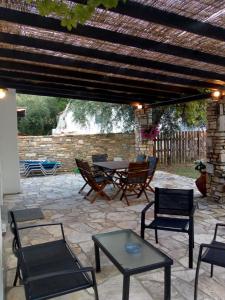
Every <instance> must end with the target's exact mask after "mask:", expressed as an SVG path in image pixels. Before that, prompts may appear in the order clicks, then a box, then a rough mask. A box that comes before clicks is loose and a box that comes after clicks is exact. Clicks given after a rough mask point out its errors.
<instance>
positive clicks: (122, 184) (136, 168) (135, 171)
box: [113, 162, 148, 205]
mask: <svg viewBox="0 0 225 300" xmlns="http://www.w3.org/2000/svg"><path fill="white" fill-rule="evenodd" d="M118 174H119V175H120V177H118V178H117V180H118V182H117V181H115V182H116V185H117V186H118V188H119V190H118V192H117V193H116V194H115V195H114V197H113V198H115V197H116V196H117V195H118V194H119V192H120V191H122V195H121V197H120V200H122V199H123V197H124V198H125V199H126V202H127V205H130V204H129V201H128V197H130V196H134V195H136V196H137V198H139V197H140V195H141V194H142V193H144V194H145V197H146V199H147V201H148V196H147V194H146V191H145V186H146V180H147V177H148V163H147V162H132V163H129V167H128V171H125V172H118Z"/></svg>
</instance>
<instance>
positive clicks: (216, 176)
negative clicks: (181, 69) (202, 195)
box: [206, 100, 225, 203]
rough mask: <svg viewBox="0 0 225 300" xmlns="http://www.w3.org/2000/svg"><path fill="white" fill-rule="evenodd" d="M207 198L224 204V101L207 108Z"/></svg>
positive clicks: (210, 104)
mask: <svg viewBox="0 0 225 300" xmlns="http://www.w3.org/2000/svg"><path fill="white" fill-rule="evenodd" d="M207 120H208V126H207V142H206V143H207V147H206V148H207V162H208V163H207V173H208V176H207V196H208V197H209V198H210V199H211V200H214V201H216V202H219V203H225V101H224V100H220V101H219V102H213V101H211V102H209V103H208V108H207Z"/></svg>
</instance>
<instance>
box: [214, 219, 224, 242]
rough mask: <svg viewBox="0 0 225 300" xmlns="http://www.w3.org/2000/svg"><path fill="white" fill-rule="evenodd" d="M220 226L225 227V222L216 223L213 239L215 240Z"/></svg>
mask: <svg viewBox="0 0 225 300" xmlns="http://www.w3.org/2000/svg"><path fill="white" fill-rule="evenodd" d="M218 227H225V223H217V224H216V227H215V232H214V237H213V240H215V239H216V237H217V231H218Z"/></svg>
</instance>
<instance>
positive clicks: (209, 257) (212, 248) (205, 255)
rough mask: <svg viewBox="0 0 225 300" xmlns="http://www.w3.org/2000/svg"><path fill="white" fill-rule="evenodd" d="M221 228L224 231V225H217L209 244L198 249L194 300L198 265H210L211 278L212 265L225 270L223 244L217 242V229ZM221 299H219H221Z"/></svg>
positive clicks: (196, 279) (224, 248) (196, 288)
mask: <svg viewBox="0 0 225 300" xmlns="http://www.w3.org/2000/svg"><path fill="white" fill-rule="evenodd" d="M219 227H221V228H223V229H225V224H224V223H217V224H216V227H215V232H214V237H213V240H212V242H211V243H210V244H201V245H200V249H199V255H198V261H197V267H196V274H195V292H194V300H197V294H198V275H199V270H200V264H201V262H202V261H203V262H204V263H208V264H210V265H211V277H213V269H214V265H216V266H219V267H223V268H225V243H224V242H218V241H217V240H216V238H217V231H218V228H219ZM203 249H204V251H203ZM223 298H224V297H222V298H221V299H223Z"/></svg>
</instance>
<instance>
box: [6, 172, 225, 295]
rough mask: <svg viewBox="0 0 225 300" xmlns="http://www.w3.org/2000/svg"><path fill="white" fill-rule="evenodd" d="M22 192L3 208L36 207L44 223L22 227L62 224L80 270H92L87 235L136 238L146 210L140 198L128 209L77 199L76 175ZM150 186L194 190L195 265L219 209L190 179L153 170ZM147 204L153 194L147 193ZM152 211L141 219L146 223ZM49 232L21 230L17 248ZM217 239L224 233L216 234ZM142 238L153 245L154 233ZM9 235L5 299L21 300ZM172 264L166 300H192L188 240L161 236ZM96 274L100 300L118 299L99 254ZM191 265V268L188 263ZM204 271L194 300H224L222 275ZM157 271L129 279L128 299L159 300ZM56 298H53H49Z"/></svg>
mask: <svg viewBox="0 0 225 300" xmlns="http://www.w3.org/2000/svg"><path fill="white" fill-rule="evenodd" d="M21 183H22V193H21V194H18V195H7V196H5V198H4V205H5V206H6V207H7V208H8V209H11V208H14V209H15V208H16V209H23V208H30V207H41V209H42V211H43V213H44V217H45V219H44V220H37V221H32V222H27V223H29V224H30V223H31V224H36V223H43V222H45V223H48V222H52V221H54V222H58V221H60V222H63V224H64V227H65V234H66V237H67V240H68V241H69V244H70V245H71V248H72V249H73V251H74V252H75V253H76V255H78V257H79V259H80V260H81V262H82V263H83V264H84V265H93V266H94V248H93V242H92V240H91V236H92V235H93V234H96V233H100V232H109V231H113V230H119V229H124V228H131V229H133V230H134V231H135V232H137V233H138V234H139V232H140V216H141V211H142V209H143V208H144V207H145V205H146V200H145V198H144V197H143V198H141V199H138V200H136V199H134V200H131V201H130V204H131V205H130V206H129V207H128V206H127V205H126V203H125V202H122V201H120V200H119V198H118V197H117V198H116V199H114V200H113V201H110V202H108V201H107V200H104V199H101V198H98V199H97V201H96V202H94V203H93V204H91V203H90V202H89V201H88V200H86V199H84V198H83V195H80V194H78V190H79V188H80V187H81V186H82V185H83V179H82V178H81V176H80V175H74V174H60V175H56V176H48V177H32V178H25V179H22V180H21ZM152 185H153V186H157V187H167V188H183V189H189V188H193V189H194V194H195V200H196V201H197V202H198V203H199V209H197V211H196V215H195V243H196V244H195V248H194V261H195V262H196V260H197V255H198V250H199V244H200V243H202V242H210V241H211V239H212V236H213V232H214V227H215V223H216V222H218V221H220V222H223V221H225V211H224V207H222V206H221V205H217V204H215V203H208V202H207V201H206V200H205V199H203V198H201V197H200V194H199V192H198V191H197V190H196V188H195V184H194V180H193V179H191V178H186V177H182V176H177V175H173V174H169V173H166V172H162V171H157V172H156V174H155V176H154V181H153V182H152ZM107 192H108V193H109V194H110V195H113V194H114V193H115V190H114V189H113V187H108V188H107ZM148 195H149V199H150V200H153V199H154V195H153V194H152V193H149V194H148ZM152 216H153V210H151V211H150V212H149V213H148V214H147V218H148V219H149V220H150V219H151V217H152ZM59 234H60V233H59V231H58V230H57V229H55V228H48V229H47V228H41V229H35V230H32V232H31V231H30V230H27V231H26V232H25V234H24V236H23V243H25V244H28V245H32V244H35V243H41V242H45V241H49V240H53V239H55V238H57V237H58V236H59ZM221 234H222V235H221V239H222V238H224V237H225V232H221ZM146 239H147V240H148V241H149V242H151V243H152V244H153V245H155V242H154V234H153V232H150V230H148V231H146ZM11 243H12V235H11V233H10V232H9V230H8V231H7V234H6V235H5V236H4V250H5V255H6V268H7V299H8V300H24V299H25V298H24V292H23V288H22V287H16V288H13V287H12V282H13V278H14V275H15V267H16V259H15V257H14V256H13V254H12V251H11ZM155 246H156V247H158V248H159V249H161V250H162V251H164V252H165V253H167V254H168V255H169V256H170V257H171V258H172V259H173V260H174V265H173V266H172V299H174V300H192V299H193V283H194V277H195V269H194V270H190V269H188V267H187V266H188V239H187V236H185V235H184V234H179V233H173V232H166V231H164V232H163V231H161V232H159V244H158V245H155ZM101 262H102V272H101V273H99V274H97V282H98V288H99V296H100V300H117V299H118V300H119V299H121V297H122V294H121V293H122V276H121V274H120V272H119V271H118V270H117V269H116V268H115V267H114V266H113V265H112V263H111V262H110V261H109V259H108V258H107V257H105V256H104V255H103V254H101ZM194 265H195V264H194ZM209 275H210V272H209V266H208V265H206V264H205V265H204V264H202V267H201V272H200V277H199V300H200V299H204V300H213V299H214V300H224V299H225V284H224V282H225V270H224V269H222V268H217V267H215V275H214V277H213V278H210V277H209ZM163 282H164V277H163V272H162V270H155V271H152V272H146V273H142V274H138V275H136V276H133V277H132V280H131V294H130V299H131V300H160V299H163ZM55 299H56V298H55ZM57 299H58V300H91V299H94V296H93V291H92V289H89V290H87V291H82V292H79V293H73V294H70V295H66V296H62V297H58V298H57Z"/></svg>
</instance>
